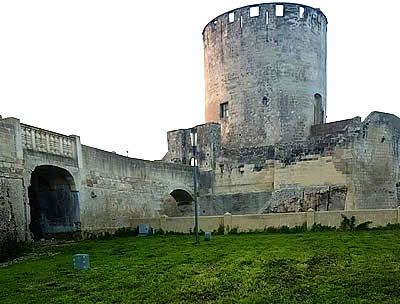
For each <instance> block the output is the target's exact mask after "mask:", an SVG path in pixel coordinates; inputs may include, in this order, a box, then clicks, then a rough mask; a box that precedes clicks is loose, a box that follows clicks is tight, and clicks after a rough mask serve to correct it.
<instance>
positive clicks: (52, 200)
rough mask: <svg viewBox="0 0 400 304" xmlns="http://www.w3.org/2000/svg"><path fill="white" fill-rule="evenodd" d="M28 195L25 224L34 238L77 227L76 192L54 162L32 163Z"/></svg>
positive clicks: (67, 177) (64, 172)
mask: <svg viewBox="0 0 400 304" xmlns="http://www.w3.org/2000/svg"><path fill="white" fill-rule="evenodd" d="M28 196H29V205H30V209H31V223H30V226H29V228H30V231H31V232H32V234H33V238H34V239H35V240H40V239H42V238H51V237H54V236H55V235H56V234H58V235H60V234H61V235H64V234H65V233H71V232H75V231H78V230H80V211H79V193H78V191H76V187H75V182H74V179H73V177H72V176H71V174H70V173H69V172H68V171H66V170H64V169H62V168H59V167H54V166H38V167H36V169H35V170H34V171H33V172H32V175H31V185H30V186H29V188H28Z"/></svg>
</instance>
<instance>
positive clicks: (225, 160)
mask: <svg viewBox="0 0 400 304" xmlns="http://www.w3.org/2000/svg"><path fill="white" fill-rule="evenodd" d="M279 7H281V8H282V9H283V10H282V12H283V13H282V15H279V14H278V11H279V10H278V9H279ZM326 30H327V19H326V17H325V15H324V14H323V13H322V12H321V11H320V10H319V9H314V8H311V7H308V6H304V5H300V4H293V3H266V4H259V5H252V6H246V7H242V8H238V9H235V10H233V11H230V12H227V13H225V14H222V15H220V16H218V17H217V18H215V19H213V20H212V21H211V22H210V23H209V24H207V25H206V27H205V28H204V31H203V40H204V51H205V82H206V113H205V114H206V115H205V116H206V119H205V121H206V123H205V124H203V125H198V126H195V127H194V128H195V129H196V131H197V133H198V148H197V151H198V155H197V158H198V165H199V170H200V174H199V175H200V176H199V188H198V189H199V190H198V193H197V194H198V195H199V202H200V209H199V213H200V215H218V216H215V217H207V218H202V220H200V223H206V222H207V223H209V224H207V225H208V226H207V225H206V226H202V227H203V228H205V229H208V228H210V229H211V228H213V229H216V228H218V227H219V225H221V223H224V222H225V218H226V220H227V221H230V222H231V225H230V227H232V225H233V224H232V223H233V219H232V218H235V217H229V216H228V217H227V216H224V218H221V215H223V214H225V213H226V212H230V213H231V214H234V215H238V214H241V215H243V214H255V213H259V214H262V213H288V212H289V213H290V214H284V215H282V216H280V217H273V216H270V215H262V216H259V217H254V216H250V215H249V216H241V217H237V219H239V218H240V219H241V220H240V221H239V220H238V224H237V227H239V229H240V230H243V231H246V230H247V229H248V227H246V225H250V224H248V223H250V222H251V221H252V220H253V217H254V219H255V218H257V219H261V220H260V221H261V222H264V220H267V219H268V221H269V220H273V221H278V222H279V223H278V222H276V223H275V224H277V225H278V224H279V225H281V221H283V220H284V221H287V222H285V223H287V224H288V225H295V224H302V223H303V222H304V220H305V219H306V220H307V222H310V223H312V222H313V221H311V220H310V221H309V219H311V218H314V220H315V221H316V222H322V223H330V221H331V220H332V218H331V216H330V215H329V212H324V211H332V212H333V213H331V214H333V218H334V224H335V225H336V224H337V223H338V220H340V214H339V213H338V212H335V211H337V210H339V211H340V210H342V211H343V210H345V211H346V212H347V213H346V214H350V213H351V212H352V210H358V211H357V212H359V213H358V214H364V213H365V214H369V213H371V212H372V211H369V210H365V211H361V210H360V209H388V210H389V209H391V208H395V207H397V206H399V204H400V180H399V163H400V158H399V138H400V119H399V118H398V117H397V116H395V115H392V114H388V113H381V112H372V113H371V114H370V115H369V116H368V117H367V118H366V119H364V121H361V118H360V117H355V118H352V119H347V120H342V121H337V122H332V123H325V117H326V111H327V103H326ZM192 129H193V128H191V129H180V130H174V131H170V132H168V134H167V139H168V153H167V154H166V155H165V157H164V158H163V160H162V161H154V162H152V161H145V160H139V159H132V158H128V157H125V156H121V155H117V154H116V153H111V152H106V151H102V150H99V149H96V148H92V147H88V146H84V145H82V144H81V142H80V138H79V136H76V135H71V136H66V135H63V134H59V133H55V132H52V131H48V130H44V129H41V128H38V127H34V126H29V125H25V124H22V123H20V121H19V120H18V119H16V118H5V119H2V118H1V117H0V238H1V237H2V235H4V234H5V233H6V232H16V233H18V235H19V237H20V238H21V239H30V238H34V239H41V238H46V237H47V238H49V237H52V236H53V235H55V234H59V233H71V232H75V231H84V232H90V231H115V229H117V228H120V227H127V226H135V225H136V224H137V223H138V222H143V221H144V220H145V221H146V223H149V224H152V225H154V227H164V228H165V227H169V228H168V229H171V230H173V231H189V230H190V229H191V228H192V227H193V226H192V225H193V220H192V219H191V218H189V217H183V218H182V220H180V221H173V220H168V218H167V217H161V218H159V216H160V215H168V216H185V215H193V211H194V210H193V208H192V200H193V199H192V197H193V169H192V167H191V166H190V165H189V164H190V163H191V159H192V158H193V157H194V155H193V153H192V147H191V144H190V133H191V131H192ZM310 208H312V209H313V210H315V211H322V212H319V213H315V214H314V213H309V212H307V214H303V213H296V214H294V213H295V212H301V211H308V210H309V209H310ZM395 211H396V210H395ZM378 213H379V214H386V213H387V214H389V215H390V216H389V215H387V216H386V215H385V217H387V219H388V220H389V222H396V223H397V222H398V221H399V214H400V212H398V211H396V212H395V213H396V221H394V220H393V214H394V213H393V210H391V211H388V212H386V210H384V211H379V212H378ZM143 217H146V219H143V220H138V218H143ZM365 218H368V217H365ZM321 219H322V220H321ZM324 219H325V220H324ZM257 221H258V220H257ZM239 222H240V223H239ZM378 222H379V221H378ZM380 222H382V223H384V222H385V223H387V221H386V219H385V220H384V221H380ZM380 222H379V223H380ZM332 223H333V222H332ZM253 224H254V223H253ZM253 224H251V225H253ZM253 226H254V225H253ZM253 226H252V227H253ZM182 227H184V229H183V228H182ZM207 227H208V228H207ZM261 227H263V225H261V224H260V223H256V225H255V226H254V227H253V228H261Z"/></svg>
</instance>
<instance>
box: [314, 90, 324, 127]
mask: <svg viewBox="0 0 400 304" xmlns="http://www.w3.org/2000/svg"><path fill="white" fill-rule="evenodd" d="M324 115H325V112H324V107H323V106H322V96H321V94H319V93H316V94H314V125H319V124H323V123H324Z"/></svg>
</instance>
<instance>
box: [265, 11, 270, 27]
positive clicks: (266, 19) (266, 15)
mask: <svg viewBox="0 0 400 304" xmlns="http://www.w3.org/2000/svg"><path fill="white" fill-rule="evenodd" d="M268 23H269V16H268V11H267V12H265V24H268Z"/></svg>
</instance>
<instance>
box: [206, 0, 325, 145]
mask: <svg viewBox="0 0 400 304" xmlns="http://www.w3.org/2000/svg"><path fill="white" fill-rule="evenodd" d="M327 23H328V22H327V19H326V17H325V15H324V14H323V13H322V12H321V11H320V10H319V9H315V8H312V7H308V6H305V5H301V4H294V3H265V4H258V5H251V6H246V7H242V8H238V9H235V10H232V11H230V12H227V13H224V14H222V15H220V16H218V17H217V18H215V19H214V20H212V21H211V22H210V23H208V24H207V25H206V27H205V28H204V30H203V40H204V67H205V87H206V122H218V123H220V124H221V140H222V145H223V146H224V147H227V148H231V149H237V148H243V147H259V146H266V145H273V144H276V143H279V142H290V141H301V140H304V139H305V138H306V137H307V136H308V135H309V132H310V127H311V126H312V125H314V124H319V123H323V122H325V117H326V29H327Z"/></svg>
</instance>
